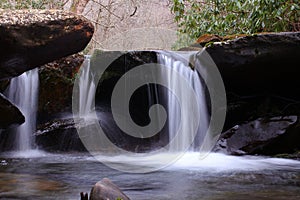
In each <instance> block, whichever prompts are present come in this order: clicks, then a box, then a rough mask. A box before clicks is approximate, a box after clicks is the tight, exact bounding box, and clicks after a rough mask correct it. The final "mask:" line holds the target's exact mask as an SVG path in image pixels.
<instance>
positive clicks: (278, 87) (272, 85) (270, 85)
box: [206, 32, 300, 99]
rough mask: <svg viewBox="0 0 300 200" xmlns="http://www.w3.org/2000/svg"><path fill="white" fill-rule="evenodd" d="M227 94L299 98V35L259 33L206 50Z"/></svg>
mask: <svg viewBox="0 0 300 200" xmlns="http://www.w3.org/2000/svg"><path fill="white" fill-rule="evenodd" d="M206 50H207V52H208V53H209V54H210V56H211V57H212V58H213V60H214V61H215V63H216V65H217V67H218V68H219V71H220V73H221V75H222V78H223V80H224V84H225V88H226V90H227V93H230V92H232V93H235V94H238V95H252V94H270V93H271V94H275V95H279V96H286V97H290V98H297V99H300V91H299V90H298V89H297V88H299V86H300V79H299V77H298V74H299V72H300V68H299V67H298V66H299V58H300V32H288V33H270V34H258V35H253V36H246V37H241V38H238V39H234V40H230V41H228V42H219V43H214V44H212V45H210V46H209V47H207V48H206Z"/></svg>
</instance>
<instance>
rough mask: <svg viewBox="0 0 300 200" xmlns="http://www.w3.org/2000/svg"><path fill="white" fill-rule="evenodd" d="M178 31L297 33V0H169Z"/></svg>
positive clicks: (193, 33) (299, 8)
mask: <svg viewBox="0 0 300 200" xmlns="http://www.w3.org/2000/svg"><path fill="white" fill-rule="evenodd" d="M172 12H173V13H174V14H175V20H176V22H177V23H178V25H179V32H180V33H182V34H188V35H189V36H190V37H192V38H197V37H199V36H200V35H202V34H205V33H211V34H218V35H231V34H239V33H242V34H252V33H258V32H280V31H296V30H299V28H300V27H299V22H300V0H173V5H172Z"/></svg>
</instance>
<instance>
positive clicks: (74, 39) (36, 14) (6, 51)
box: [0, 10, 94, 80]
mask: <svg viewBox="0 0 300 200" xmlns="http://www.w3.org/2000/svg"><path fill="white" fill-rule="evenodd" d="M93 32H94V28H93V25H92V24H91V23H90V22H89V21H88V20H86V19H85V18H83V17H82V16H77V15H74V14H72V13H69V12H66V11H60V10H0V55H1V56H0V80H1V79H6V78H11V77H14V76H18V75H20V74H22V73H23V72H25V71H28V70H30V69H33V68H35V67H38V66H41V65H43V64H46V63H49V62H51V61H54V60H57V59H59V58H62V57H65V56H68V55H72V54H74V53H77V52H79V51H81V50H83V49H84V48H85V47H86V45H87V44H88V43H89V41H90V39H91V37H92V35H93Z"/></svg>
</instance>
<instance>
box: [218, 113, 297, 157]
mask: <svg viewBox="0 0 300 200" xmlns="http://www.w3.org/2000/svg"><path fill="white" fill-rule="evenodd" d="M299 133H300V123H299V118H298V117H297V116H288V117H273V118H264V119H263V118H260V119H257V120H254V121H251V122H248V123H244V124H241V125H236V126H235V127H233V128H231V129H230V130H228V131H226V132H225V133H223V134H222V135H221V137H220V139H219V141H218V143H217V145H216V147H215V150H216V151H221V152H225V153H228V154H232V155H243V154H260V155H276V154H283V153H294V152H296V151H297V150H299V149H300V134H299Z"/></svg>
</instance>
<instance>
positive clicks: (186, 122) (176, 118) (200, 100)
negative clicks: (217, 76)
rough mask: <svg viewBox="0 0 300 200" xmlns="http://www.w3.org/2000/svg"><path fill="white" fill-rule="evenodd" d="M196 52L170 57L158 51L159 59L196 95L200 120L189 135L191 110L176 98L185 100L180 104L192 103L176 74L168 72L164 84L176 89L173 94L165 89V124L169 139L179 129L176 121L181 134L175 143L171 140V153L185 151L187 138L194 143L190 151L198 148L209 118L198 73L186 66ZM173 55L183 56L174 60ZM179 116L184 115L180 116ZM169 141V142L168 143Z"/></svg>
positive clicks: (187, 142)
mask: <svg viewBox="0 0 300 200" xmlns="http://www.w3.org/2000/svg"><path fill="white" fill-rule="evenodd" d="M194 54H195V53H181V54H180V55H176V53H174V54H173V55H172V56H170V55H166V54H163V53H159V54H158V62H159V63H160V64H162V65H164V66H166V67H168V68H171V69H172V70H174V71H176V72H177V73H179V74H180V76H181V78H182V77H183V78H185V79H186V80H187V81H188V83H189V85H190V87H192V89H193V90H194V92H195V94H196V99H197V104H198V108H199V109H200V123H199V128H198V131H197V134H196V137H194V135H193V134H192V132H193V130H192V127H191V122H190V115H192V113H193V110H183V109H181V108H180V106H178V99H183V100H184V102H179V103H193V102H190V101H191V97H190V96H187V93H186V92H185V88H184V86H183V84H182V81H181V80H178V79H177V78H176V76H174V77H172V73H170V74H168V76H167V77H165V78H167V83H168V88H172V87H176V88H178V90H177V91H179V93H178V92H177V93H176V95H173V94H172V92H168V93H167V94H166V95H167V97H166V100H167V106H168V127H169V140H170V141H171V140H172V139H173V138H174V137H175V136H176V130H177V129H178V124H179V123H181V124H182V126H183V128H182V129H183V132H184V134H183V135H180V136H179V137H180V138H179V139H178V140H176V142H174V143H170V146H169V151H170V152H183V151H186V149H185V148H186V147H187V146H190V144H189V143H190V141H193V140H194V142H193V144H192V145H191V147H190V149H189V150H190V151H199V149H200V148H199V147H200V145H201V144H202V142H203V140H204V137H205V134H206V131H207V129H208V119H209V114H208V110H207V103H206V100H205V88H204V87H203V85H202V83H201V80H200V77H199V74H198V73H197V70H192V69H191V68H190V67H189V62H190V60H191V59H194ZM174 56H182V57H183V58H184V59H176V57H174ZM181 112H182V113H181ZM180 116H183V117H182V118H181V119H180ZM170 141H169V142H170Z"/></svg>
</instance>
